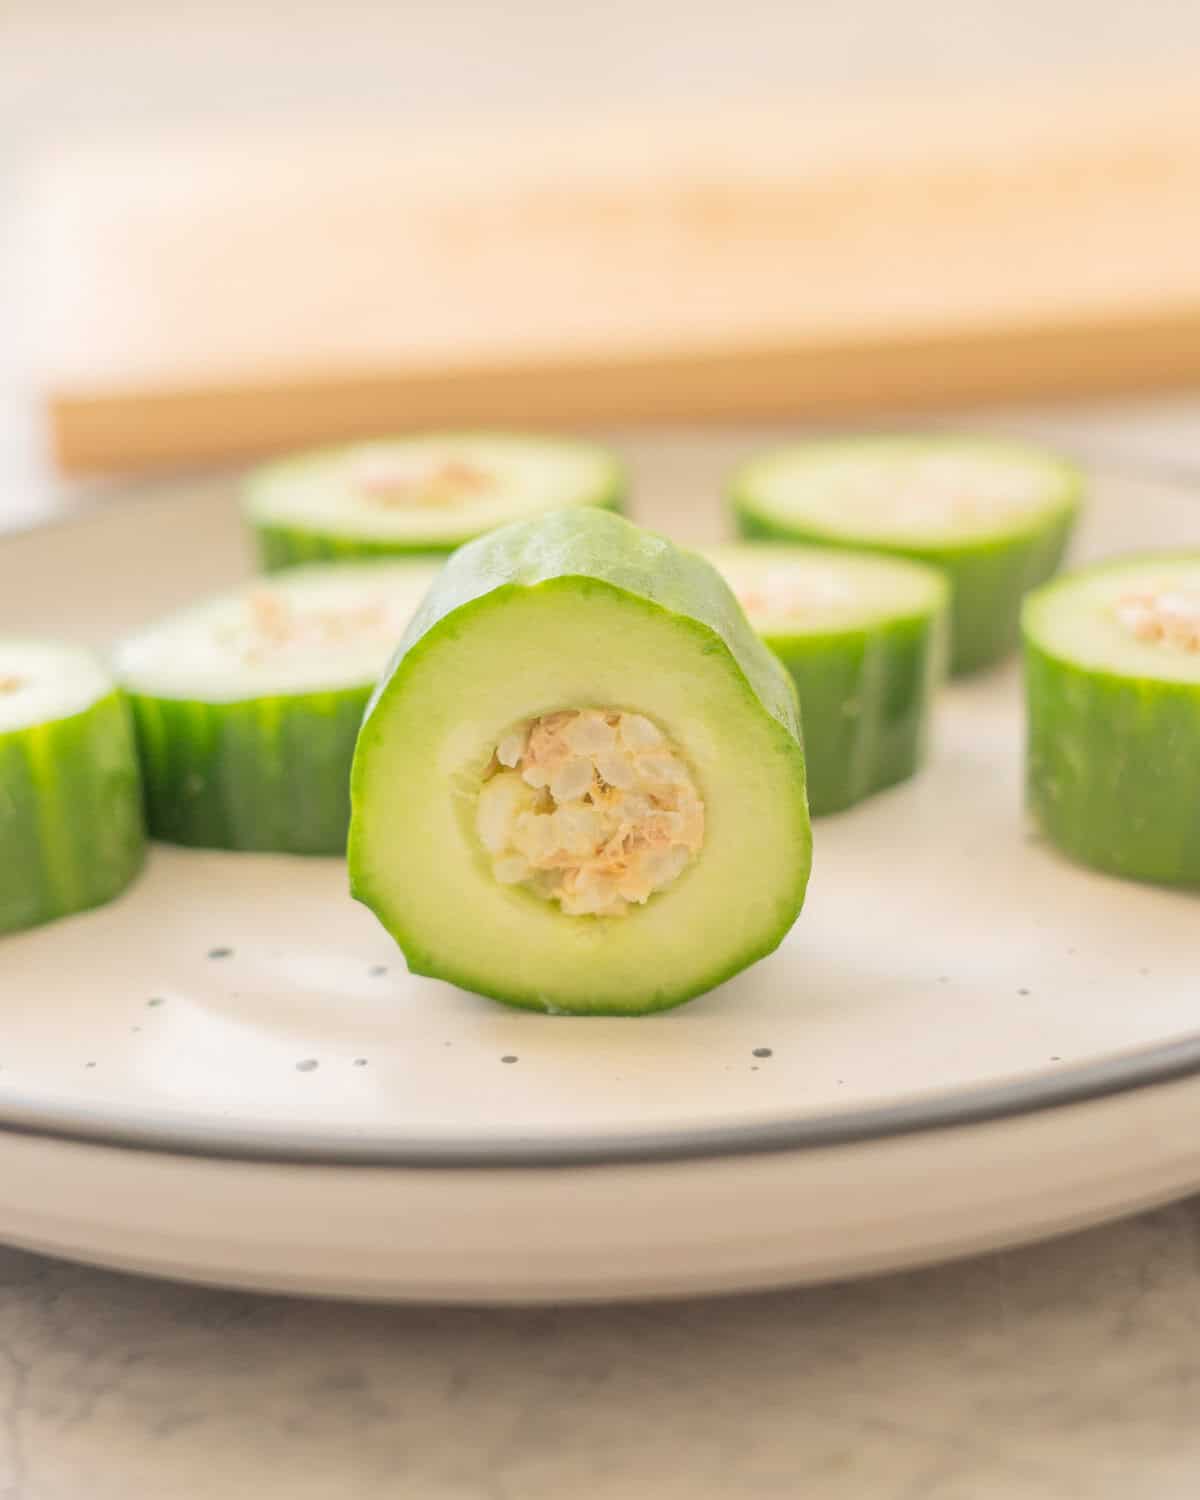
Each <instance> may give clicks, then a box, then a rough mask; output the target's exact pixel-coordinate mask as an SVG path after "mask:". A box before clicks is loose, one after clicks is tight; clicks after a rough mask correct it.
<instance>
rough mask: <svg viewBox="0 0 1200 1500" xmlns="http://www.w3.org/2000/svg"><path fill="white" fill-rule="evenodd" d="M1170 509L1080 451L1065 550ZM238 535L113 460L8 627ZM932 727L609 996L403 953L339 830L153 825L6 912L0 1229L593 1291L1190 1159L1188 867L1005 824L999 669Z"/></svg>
mask: <svg viewBox="0 0 1200 1500" xmlns="http://www.w3.org/2000/svg"><path fill="white" fill-rule="evenodd" d="M679 452H680V450H678V449H673V448H672V447H671V446H670V445H662V446H658V447H655V446H654V445H644V451H642V452H641V453H635V455H634V457H635V463H636V466H637V469H638V471H639V472H640V473H641V475H642V476H643V484H642V492H643V496H644V499H643V503H642V504H641V507H640V513H641V516H642V518H643V519H646V520H647V521H649V522H651V523H652V524H656V525H658V526H661V527H663V528H664V529H670V530H672V531H674V532H675V533H676V534H678V535H681V536H684V537H689V538H695V539H711V538H712V537H713V536H714V535H715V532H716V529H717V527H718V525H719V518H718V512H717V507H716V505H715V503H713V501H712V500H711V495H712V493H713V490H714V489H715V479H716V476H717V474H718V473H719V472H720V469H721V467H723V466H724V465H725V464H726V463H727V462H728V461H729V460H730V459H731V458H732V457H734V456H735V454H734V453H733V452H731V451H729V450H728V448H727V447H726V446H723V445H721V444H720V443H717V442H710V443H709V444H708V445H707V447H706V445H705V443H704V441H703V440H696V441H694V442H692V443H690V444H689V447H688V449H687V453H688V455H689V462H690V463H692V464H695V465H700V464H701V461H702V460H706V462H705V463H704V464H703V466H702V467H700V468H698V470H697V472H700V473H705V474H707V475H708V476H709V477H708V482H707V484H706V485H705V486H704V487H703V488H698V487H695V486H694V484H693V471H692V470H691V469H689V468H686V467H681V466H680V463H679ZM1198 538H1200V497H1196V496H1193V495H1190V494H1188V493H1187V492H1186V491H1185V490H1184V489H1182V488H1179V487H1172V486H1170V485H1168V484H1166V483H1162V482H1154V481H1149V480H1144V479H1118V478H1110V479H1106V480H1101V481H1100V482H1099V483H1098V485H1097V491H1096V494H1095V498H1094V501H1093V506H1092V511H1091V516H1090V519H1089V523H1088V526H1087V528H1086V533H1085V536H1084V538H1083V539H1082V545H1081V549H1080V550H1081V551H1083V552H1086V553H1091V554H1095V553H1102V552H1111V551H1116V550H1120V549H1122V548H1127V547H1131V546H1144V545H1147V544H1154V545H1171V544H1175V543H1185V542H1191V543H1193V544H1194V543H1195V542H1196V541H1197V539H1198ZM245 568H246V560H245V552H244V543H243V540H242V538H241V536H240V533H239V530H238V526H237V523H236V520H235V517H234V511H233V506H232V501H231V497H230V495H229V493H228V486H227V485H224V484H220V483H213V482H209V483H207V484H205V485H194V484H193V485H186V486H181V487H176V488H175V489H173V490H169V491H161V490H160V491H156V492H152V493H144V494H142V495H140V496H135V497H133V498H130V499H128V500H125V501H123V502H120V503H118V504H116V505H114V506H110V507H107V508H104V509H102V510H100V511H96V512H93V513H91V514H88V515H86V516H84V517H81V518H76V519H73V520H70V521H68V522H66V523H60V524H57V525H55V526H53V527H49V528H47V529H44V530H41V531H36V532H31V533H27V534H24V535H21V536H17V537H13V538H10V539H8V540H6V541H4V542H3V543H2V544H0V631H2V630H7V629H17V630H20V631H22V632H30V631H51V632H54V633H57V634H60V635H64V636H70V637H76V638H81V639H85V640H88V641H91V642H94V643H97V644H101V645H103V644H104V643H105V642H106V641H107V640H109V639H111V638H112V636H113V635H115V634H116V633H118V632H120V631H122V630H124V629H126V628H128V627H130V626H132V625H134V624H137V623H139V622H141V621H143V620H145V619H146V618H148V617H150V616H153V615H154V614H155V613H157V612H159V611H160V610H162V609H163V608H165V607H170V606H174V605H176V604H178V603H180V602H182V601H184V600H185V599H187V598H188V597H189V596H190V595H193V594H195V593H197V592H200V591H204V590H207V589H209V588H212V587H217V586H221V585H224V584H226V583H227V582H229V581H230V580H231V579H232V578H234V577H235V576H237V575H238V574H239V573H240V572H242V571H244V570H245ZM936 739H937V746H936V753H935V755H934V758H933V761H932V764H931V765H930V767H929V768H928V770H927V771H926V772H925V773H924V774H923V775H922V776H920V777H919V778H918V779H917V780H915V781H914V782H912V783H911V784H910V785H908V786H905V787H902V788H899V789H897V790H895V791H893V792H890V793H888V794H885V795H884V796H882V797H879V798H877V799H875V800H874V801H872V802H869V803H867V804H864V805H863V806H861V807H860V808H858V809H855V810H853V811H852V812H850V813H847V814H843V815H841V816H839V817H836V818H833V819H827V820H825V821H823V822H820V823H818V824H817V827H816V859H815V866H814V875H813V881H812V886H811V894H810V897H809V901H808V905H807V907H806V909H805V912H804V914H803V917H802V918H801V921H800V923H799V924H798V926H797V927H796V928H795V930H794V932H793V933H792V935H791V937H790V938H789V939H788V940H787V941H786V943H785V944H784V946H783V947H782V949H781V950H780V951H779V952H778V954H776V955H775V956H774V957H773V958H771V959H770V960H768V961H766V962H765V963H763V964H760V965H759V966H758V967H757V968H755V969H754V970H752V971H751V972H749V973H748V974H745V975H743V976H741V977H740V978H738V979H736V980H735V981H733V982H732V983H730V984H728V985H725V986H724V987H722V988H721V989H720V990H718V991H716V992H714V993H713V994H711V995H709V996H707V997H705V998H703V999H700V1000H698V1001H695V1002H694V1003H692V1004H690V1005H688V1006H685V1007H684V1008H682V1009H680V1010H678V1011H674V1012H671V1013H669V1014H666V1015H660V1016H655V1017H650V1018H646V1019H642V1020H610V1019H592V1020H575V1019H568V1018H547V1017H540V1016H533V1015H528V1014H522V1013H516V1012H509V1011H506V1010H504V1009H503V1008H501V1007H498V1006H495V1005H492V1004H490V1003H488V1002H487V1001H484V1000H480V999H477V998H475V997H473V996H470V995H467V994H464V993H462V992H459V991H456V990H454V989H451V988H449V987H448V986H445V985H442V984H438V983H434V982H431V981H428V980H422V979H414V978H410V977H409V976H408V975H407V974H406V972H405V969H404V964H403V960H402V959H401V958H400V956H399V954H398V953H397V952H396V950H395V949H394V947H393V946H392V945H391V943H390V941H389V940H388V938H387V937H386V935H385V934H384V933H383V932H382V931H381V930H380V929H379V928H378V927H377V925H376V924H375V922H374V919H373V918H372V917H371V915H370V913H368V912H367V911H366V910H365V909H363V908H361V907H357V906H355V905H354V904H353V903H352V902H351V901H350V899H349V897H348V896H347V894H346V890H345V876H344V870H343V868H342V866H341V864H340V862H339V861H334V860H303V859H288V858H277V857H268V856H247V855H241V856H233V855H224V854H213V853H197V852H191V851H184V850H176V849H168V848H158V849H156V850H155V851H154V854H153V857H152V859H151V861H150V865H149V868H148V870H147V872H146V874H145V875H144V876H143V878H142V879H141V880H140V881H139V882H138V883H137V884H136V886H135V887H134V888H133V889H132V890H131V891H130V892H129V893H128V894H127V895H126V896H124V897H123V898H122V899H121V900H119V901H117V902H116V903H114V904H113V905H112V906H109V907H107V908H105V909H102V910H100V911H97V912H93V913H89V914H87V915H84V916H80V917H76V918H72V919H70V920H67V921H65V922H61V923H58V924H56V925H53V926H50V927H46V928H42V929H40V930H37V931H35V932H32V933H28V934H22V935H19V936H15V937H10V938H7V939H4V940H3V941H0V1007H2V1009H0V1236H2V1237H5V1238H8V1239H10V1240H11V1241H13V1242H16V1243H21V1244H25V1245H28V1246H31V1247H34V1248H39V1249H46V1250H51V1251H55V1252H58V1253H62V1254H68V1255H73V1256H79V1257H83V1258H87V1259H94V1260H97V1261H103V1262H106V1263H110V1264H114V1265H121V1266H127V1267H133V1268H141V1269H146V1270H152V1271H160V1272H165V1273H169V1274H173V1275H182V1276H191V1277H196V1278H200V1279H205V1280H212V1281H220V1282H228V1283H236V1284H243V1285H253V1286H269V1287H280V1288H288V1289H301V1290H312V1291H323V1292H333V1293H343V1294H349V1295H358V1294H361V1295H376V1296H389V1297H408V1298H417V1297H436V1298H457V1299H490V1300H508V1299H530V1298H569V1297H605V1296H617V1295H626V1294H643V1293H667V1292H690V1291H700V1290H714V1289H724V1288H734V1287H749V1286H761V1285H767V1284H770V1283H775V1282H781V1281H789V1280H801V1279H809V1278H814V1277H819V1276H826V1275H834V1274H837V1275H841V1274H850V1273H854V1272H858V1271H862V1270H867V1269H872V1268H878V1267H883V1266H890V1265H897V1264H903V1263H912V1262H915V1261H918V1260H922V1259H929V1258H933V1257H936V1256H940V1255H946V1254H953V1253H959V1252H962V1251H965V1250H969V1249H972V1248H977V1247H981V1246H984V1245H990V1244H997V1243H1002V1242H1008V1241H1012V1240H1016V1239H1019V1238H1023V1237H1029V1236H1031V1235H1036V1234H1041V1233H1047V1232H1050V1231H1052V1230H1054V1229H1058V1228H1064V1227H1067V1226H1069V1225H1073V1224H1077V1223H1082V1222H1086V1221H1088V1220H1090V1219H1095V1218H1098V1217H1101V1216H1103V1215H1105V1214H1110V1213H1115V1212H1120V1211H1123V1210H1128V1209H1131V1208H1134V1207H1138V1206H1141V1205H1142V1204H1144V1203H1148V1202H1151V1201H1155V1200H1158V1199H1162V1198H1165V1197H1168V1196H1170V1195H1172V1194H1175V1193H1179V1192H1182V1191H1185V1190H1188V1189H1190V1188H1193V1187H1197V1186H1200V1147H1198V1146H1197V1145H1196V1144H1194V1142H1195V1141H1196V1133H1195V1131H1194V1129H1193V1127H1192V1122H1193V1121H1194V1118H1195V1111H1196V1109H1197V1108H1200V1036H1198V1035H1197V1033H1198V1032H1200V979H1198V977H1197V976H1198V974H1200V901H1198V900H1197V899H1196V898H1195V897H1192V896H1189V895H1184V894H1172V893H1170V892H1164V891H1157V890H1150V889H1145V888H1140V887H1137V886H1133V885H1126V884H1122V883H1119V882H1117V881H1113V880H1110V879H1107V878H1104V877H1101V876H1098V875H1091V874H1089V873H1087V872H1084V871H1081V870H1078V869H1075V868H1072V867H1071V866H1069V865H1068V864H1066V863H1065V862H1063V861H1062V860H1061V859H1060V858H1059V857H1058V856H1057V855H1055V854H1054V853H1053V852H1052V851H1051V850H1049V849H1047V848H1046V847H1044V846H1043V845H1042V844H1041V843H1040V842H1038V841H1037V839H1036V838H1034V837H1033V836H1031V834H1030V832H1029V830H1028V828H1027V826H1026V823H1025V820H1024V818H1023V816H1022V813H1021V798H1020V777H1021V767H1020V742H1021V716H1020V707H1019V691H1018V681H1017V676H1016V673H1015V671H1013V670H1007V671H1003V672H1000V673H998V674H995V675H991V676H988V677H986V678H984V679H981V680H978V681H974V682H970V683H968V684H965V685H961V686H955V687H954V688H952V689H951V690H950V691H948V692H947V694H946V696H945V699H944V702H943V704H942V707H941V710H940V713H939V716H938V723H937V735H936ZM747 837H753V830H749V829H748V830H747ZM464 920H469V914H464Z"/></svg>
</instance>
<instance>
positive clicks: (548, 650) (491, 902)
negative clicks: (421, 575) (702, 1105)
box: [350, 509, 811, 1015]
mask: <svg viewBox="0 0 1200 1500" xmlns="http://www.w3.org/2000/svg"><path fill="white" fill-rule="evenodd" d="M353 806H354V811H353V819H352V824H351V834H350V873H351V880H352V888H353V891H354V894H355V895H356V896H357V897H358V899H359V900H361V901H363V902H365V903H366V904H367V905H368V906H369V907H371V909H372V910H373V911H374V912H375V914H376V915H377V916H378V917H379V919H380V921H381V922H382V923H383V925H384V926H385V927H386V928H387V930H388V931H389V932H390V933H391V934H392V936H393V937H394V938H395V939H396V941H397V943H398V944H399V945H400V947H401V949H402V950H403V952H404V955H405V957H406V959H407V961H408V965H409V968H410V969H411V970H413V971H414V972H415V973H419V974H427V975H432V976H434V977H437V978H441V979H446V980H449V981H451V982H452V983H454V984H457V985H461V986H463V987H464V988H467V989H472V990H475V991H478V992H479V993H481V994H485V995H490V996H493V997H494V998H496V999H499V1000H502V1001H506V1002H508V1003H509V1004H512V1005H518V1006H524V1007H527V1008H530V1009H535V1010H544V1011H559V1012H572V1013H584V1014H597V1013H606V1014H618V1015H635V1014H640V1013H643V1012H646V1011H653V1010H661V1009H663V1008H665V1007H668V1006H672V1005H677V1004H679V1003H680V1002H681V1001H684V1000H687V999H689V998H690V997H691V996H694V995H697V994H699V993H700V992H701V991H703V990H707V989H710V988H711V987H712V986H714V985H716V984H717V983H719V982H720V981H721V980H723V979H726V978H728V977H729V976H730V975H732V974H735V973H737V972H738V971H739V970H740V969H743V968H745V967H746V966H747V965H749V964H751V963H753V962H754V961H755V960H757V959H759V958H761V957H762V956H763V955H765V954H766V953H769V952H770V951H771V950H772V949H773V948H775V947H776V945H777V944H778V943H779V942H780V941H781V939H782V938H783V937H784V935H785V934H786V933H787V931H788V929H789V928H790V927H791V925H792V923H793V921H794V920H795V918H796V916H797V914H798V912H799V910H800V907H801V904H802V902H803V899H804V890H805V885H806V882H807V878H808V870H809V863H810V853H811V839H810V833H809V823H808V811H807V805H806V802H805V783H804V755H803V750H802V746H801V739H800V725H799V717H798V711H797V701H796V694H795V689H794V687H793V684H792V682H791V679H790V678H789V676H788V674H787V673H786V671H785V670H784V668H783V666H782V665H781V664H780V662H779V661H778V660H777V659H776V658H775V657H774V656H773V655H772V654H771V653H770V652H769V651H768V650H767V648H766V647H765V646H764V645H763V644H762V642H761V641H759V640H758V638H757V637H756V636H755V634H754V632H753V631H752V630H751V628H750V626H749V625H748V623H747V621H746V618H745V616H744V614H743V613H742V611H741V609H740V608H739V607H738V604H737V601H736V600H735V598H734V597H733V595H732V593H731V592H730V590H729V589H728V587H727V585H726V584H725V583H724V581H723V580H722V579H721V577H720V575H719V574H718V573H717V572H716V570H715V569H714V568H713V567H712V566H711V565H710V564H709V563H708V562H706V561H704V559H702V558H701V557H699V556H696V555H695V554H692V553H688V552H684V551H682V550H681V549H680V548H678V547H676V546H674V545H673V544H672V543H671V542H669V541H667V540H665V539H663V538H661V537H657V536H653V535H651V534H650V533H648V532H646V531H643V530H641V529H640V528H638V527H636V526H633V525H631V524H630V523H629V522H627V521H624V520H622V519H621V518H620V517H618V516H614V515H611V514H606V513H605V512H604V511H600V510H588V509H577V510H574V511H563V512H558V513H557V514H554V515H551V516H547V517H544V518H542V519H539V520H536V521H531V522H526V523H523V524H519V525H516V526H510V527H505V528H503V529H501V530H499V531H496V532H493V533H492V534H491V535H489V536H486V537H482V538H480V539H479V540H478V541H475V542H472V543H470V544H469V545H468V546H466V547H463V548H462V549H461V551H459V552H457V553H456V554H455V555H454V557H453V558H451V560H450V561H449V563H448V564H447V565H446V568H445V570H444V571H443V573H442V575H441V577H440V578H439V580H438V581H437V583H436V584H435V586H434V588H433V589H432V590H431V592H430V594H429V596H428V597H427V599H426V600H425V603H424V604H423V605H422V607H421V609H420V610H419V611H418V613H417V615H416V617H415V618H414V620H413V622H412V624H411V625H410V627H409V629H408V632H407V633H406V635H405V638H404V641H403V642H402V644H401V646H400V649H399V652H398V654H397V656H396V659H395V660H394V662H393V663H392V666H391V668H390V669H389V671H388V674H387V676H386V677H385V678H384V680H383V682H382V683H381V684H380V687H379V690H378V692H377V694H376V696H375V698H374V700H373V703H372V705H371V708H370V709H369V711H368V715H367V718H366V721H365V723H364V725H363V731H362V734H361V736H360V738H359V743H358V748H357V750H356V753H355V760H354V774H353Z"/></svg>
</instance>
